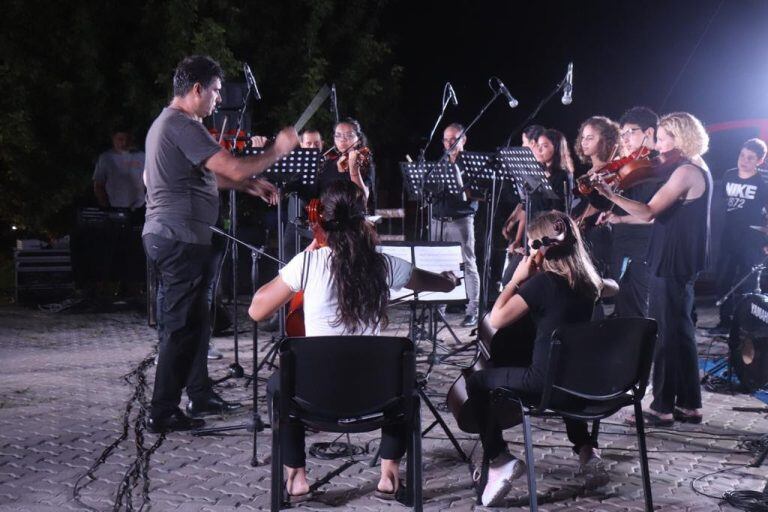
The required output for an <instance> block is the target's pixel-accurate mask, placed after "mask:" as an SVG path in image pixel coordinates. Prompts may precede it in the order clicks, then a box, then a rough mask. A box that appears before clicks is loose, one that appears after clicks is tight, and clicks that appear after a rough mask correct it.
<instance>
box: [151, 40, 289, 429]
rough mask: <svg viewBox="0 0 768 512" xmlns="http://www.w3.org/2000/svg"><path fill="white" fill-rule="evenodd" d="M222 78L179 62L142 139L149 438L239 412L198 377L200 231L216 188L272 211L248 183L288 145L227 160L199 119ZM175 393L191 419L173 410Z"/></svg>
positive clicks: (204, 258)
mask: <svg viewBox="0 0 768 512" xmlns="http://www.w3.org/2000/svg"><path fill="white" fill-rule="evenodd" d="M223 76H224V73H223V72H222V69H221V67H220V66H219V64H218V63H217V62H216V61H214V60H213V59H211V58H210V57H206V56H200V55H195V56H191V57H187V58H185V59H183V60H182V61H181V62H180V63H179V65H178V66H177V67H176V71H175V73H174V77H173V95H174V96H173V99H172V100H171V103H170V104H169V105H168V107H166V108H164V109H163V111H162V112H161V113H160V115H159V116H158V117H157V118H156V119H155V121H154V122H153V123H152V126H151V127H150V129H149V132H148V133H147V140H146V175H145V181H146V185H147V214H146V220H145V223H144V231H143V242H144V250H145V251H146V253H147V259H148V263H149V265H151V266H152V267H154V270H155V272H156V275H158V276H159V281H160V286H159V290H158V297H157V300H158V308H157V310H158V318H157V327H158V334H159V337H160V352H159V357H158V362H157V370H156V374H155V386H154V391H153V394H152V410H151V412H150V419H149V423H148V426H149V429H150V430H151V431H153V432H167V431H174V430H190V429H194V428H199V427H201V426H203V424H204V421H203V420H201V419H196V418H194V417H195V416H201V415H205V414H221V413H225V412H229V411H232V410H234V409H237V408H239V407H241V405H240V404H237V403H233V402H227V401H225V400H223V399H222V398H221V397H219V396H218V395H217V394H216V393H215V392H214V391H213V389H212V388H211V383H210V380H209V378H208V366H207V351H208V337H209V334H210V316H209V314H208V302H207V294H206V291H207V284H208V276H207V273H208V271H209V270H208V268H209V264H208V260H209V258H210V255H211V230H210V229H209V226H211V225H214V224H215V223H216V218H217V215H218V210H219V195H218V189H220V188H227V189H232V188H234V189H236V190H240V191H243V192H247V193H249V194H251V195H254V196H257V197H261V198H262V199H264V200H265V201H267V202H268V203H270V204H276V202H277V193H276V189H275V187H273V186H272V185H271V184H270V183H268V182H267V181H265V180H263V179H259V178H258V175H259V174H261V173H262V172H263V171H264V170H265V169H267V168H268V167H269V166H270V165H272V164H273V163H275V162H276V161H277V160H279V159H280V158H282V157H283V156H285V155H286V154H288V153H289V152H290V151H291V150H292V149H293V148H294V147H295V146H296V145H297V144H298V136H297V134H296V131H295V130H294V129H293V128H284V129H283V130H282V131H281V132H280V133H279V134H278V136H277V138H276V139H275V143H274V144H273V145H272V146H271V147H270V148H269V150H267V151H266V152H265V153H262V154H261V155H256V156H249V157H245V158H235V157H234V156H232V155H231V154H230V153H229V152H227V151H226V150H225V149H223V148H221V147H220V146H219V145H218V144H217V143H216V141H215V140H214V139H213V137H211V135H210V134H209V133H208V131H207V130H206V129H205V127H204V126H203V124H202V119H203V118H204V117H207V116H209V115H210V114H211V113H212V112H213V110H214V109H215V108H216V105H217V104H218V103H220V102H221V82H222V79H223ZM183 388H186V391H187V396H188V397H189V399H190V402H189V403H188V404H187V411H188V412H189V413H190V416H192V417H189V416H187V415H185V414H184V413H183V412H182V411H181V409H179V402H180V401H181V391H182V389H183Z"/></svg>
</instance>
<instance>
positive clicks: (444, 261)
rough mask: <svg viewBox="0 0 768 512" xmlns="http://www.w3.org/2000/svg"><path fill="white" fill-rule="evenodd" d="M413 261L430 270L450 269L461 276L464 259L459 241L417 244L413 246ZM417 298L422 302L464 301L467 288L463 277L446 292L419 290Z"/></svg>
mask: <svg viewBox="0 0 768 512" xmlns="http://www.w3.org/2000/svg"><path fill="white" fill-rule="evenodd" d="M413 253H414V263H415V265H416V266H417V267H419V268H420V269H423V270H429V271H430V272H435V273H440V272H445V271H446V270H450V271H452V272H453V273H454V274H456V275H457V276H460V277H462V276H463V275H464V272H463V271H462V270H461V263H462V262H463V261H464V259H463V256H462V254H461V245H460V244H459V243H456V244H455V245H453V244H446V245H417V246H415V247H414V248H413ZM419 300H420V301H424V302H446V301H466V300H467V289H466V287H465V286H464V279H462V280H461V283H459V286H457V287H456V288H454V289H453V290H452V291H450V292H448V293H444V292H421V293H419Z"/></svg>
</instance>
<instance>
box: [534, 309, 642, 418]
mask: <svg viewBox="0 0 768 512" xmlns="http://www.w3.org/2000/svg"><path fill="white" fill-rule="evenodd" d="M656 330H657V324H656V321H655V320H649V319H646V318H611V319H608V320H602V321H599V322H588V323H582V324H575V325H568V326H564V327H561V328H559V329H557V330H556V331H555V332H554V333H553V335H552V344H551V346H550V354H549V370H548V372H547V378H546V382H545V385H544V391H545V392H544V394H543V395H542V402H541V404H540V406H539V409H547V408H557V407H558V405H560V403H562V402H564V401H568V402H570V403H571V404H573V403H574V399H576V401H578V402H584V403H586V402H608V401H611V400H614V399H616V398H617V397H621V396H622V395H626V394H627V393H628V392H630V391H632V392H633V394H637V395H638V396H640V397H642V396H643V395H644V394H645V387H646V385H647V384H648V374H649V373H650V367H651V362H652V359H653V347H654V343H655V340H656Z"/></svg>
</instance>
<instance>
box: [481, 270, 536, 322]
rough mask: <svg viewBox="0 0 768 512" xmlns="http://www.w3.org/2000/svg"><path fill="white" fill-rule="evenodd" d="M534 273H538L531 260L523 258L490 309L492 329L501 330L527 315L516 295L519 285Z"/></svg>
mask: <svg viewBox="0 0 768 512" xmlns="http://www.w3.org/2000/svg"><path fill="white" fill-rule="evenodd" d="M536 273H538V269H537V268H536V265H535V264H534V261H533V258H532V257H531V256H525V257H524V258H523V259H522V260H521V261H520V264H519V265H518V266H517V268H516V269H515V273H514V274H513V275H512V279H510V280H509V283H507V286H505V287H504V289H503V290H502V291H501V294H499V297H498V298H497V299H496V302H495V303H494V305H493V309H491V315H490V321H491V326H492V327H493V328H495V329H501V328H502V327H504V326H505V325H509V324H511V323H513V322H515V321H517V320H518V319H520V318H522V317H523V316H524V315H525V314H526V313H528V311H529V308H528V304H527V303H526V302H525V301H524V300H523V298H522V297H520V296H519V295H518V294H517V291H518V290H519V289H520V285H522V284H523V283H524V282H525V281H527V280H528V279H530V278H531V277H532V276H534V275H535V274H536Z"/></svg>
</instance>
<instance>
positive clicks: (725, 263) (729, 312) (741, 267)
mask: <svg viewBox="0 0 768 512" xmlns="http://www.w3.org/2000/svg"><path fill="white" fill-rule="evenodd" d="M752 245H753V246H751V247H750V246H747V247H745V246H744V244H740V243H739V244H737V243H736V242H734V241H732V240H727V239H723V243H722V245H721V247H720V256H719V258H718V261H717V295H718V296H720V297H722V296H723V295H725V294H726V293H727V292H728V290H730V289H731V288H732V287H733V286H734V285H735V284H736V283H737V282H738V281H739V280H740V279H741V278H742V277H744V276H745V275H747V274H748V273H749V272H750V271H751V270H752V267H753V266H755V265H757V264H758V263H760V262H761V261H762V260H763V258H765V255H764V254H763V251H762V247H761V245H760V244H752ZM756 279H757V277H754V279H747V280H746V281H745V282H744V283H743V284H742V285H741V286H740V287H739V289H738V291H737V292H736V293H734V294H733V295H731V296H730V297H729V298H728V300H726V301H725V302H724V303H723V304H722V305H721V306H720V322H721V323H723V324H725V325H729V324H730V323H731V320H732V317H733V311H734V310H735V309H736V304H737V303H738V301H739V295H740V294H744V293H750V292H751V291H753V290H754V289H755V282H756Z"/></svg>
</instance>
